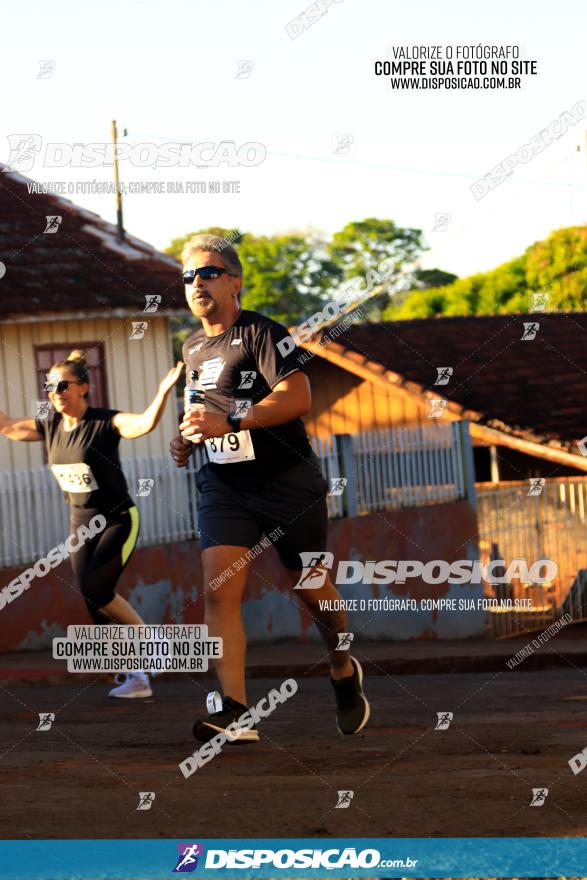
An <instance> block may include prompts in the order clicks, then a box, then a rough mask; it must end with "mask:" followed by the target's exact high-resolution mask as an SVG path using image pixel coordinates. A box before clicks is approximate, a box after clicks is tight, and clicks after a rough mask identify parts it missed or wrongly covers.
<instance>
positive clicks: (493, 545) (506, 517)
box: [477, 477, 587, 637]
mask: <svg viewBox="0 0 587 880" xmlns="http://www.w3.org/2000/svg"><path fill="white" fill-rule="evenodd" d="M586 511H587V477H564V478H560V479H543V478H540V479H534V478H533V479H531V480H525V481H523V482H516V483H508V484H507V485H500V486H492V487H491V486H488V484H481V485H479V484H477V515H478V521H479V549H480V557H481V561H482V562H483V563H488V562H490V561H491V560H498V559H500V560H501V559H503V560H504V566H505V568H506V569H507V567H508V566H509V565H510V564H511V563H512V561H513V560H515V559H523V560H525V561H526V563H527V565H528V566H530V565H531V564H532V563H535V562H537V561H538V560H541V559H547V560H553V561H554V562H555V563H556V565H557V567H558V571H557V573H556V575H555V576H554V577H553V579H552V580H550V581H545V582H543V583H528V582H523V581H521V580H519V579H512V580H511V581H508V583H505V584H501V583H499V584H498V583H489V582H487V581H484V589H485V595H486V596H487V597H488V598H492V599H497V600H501V602H500V604H498V605H497V606H496V607H495V608H493V609H488V611H487V621H488V622H487V626H488V630H489V633H490V634H491V635H493V636H495V637H505V636H511V635H516V634H518V633H521V632H530V631H533V630H538V629H542V628H544V627H545V626H548V625H549V624H551V623H552V622H553V621H554V620H555V619H556V618H558V617H559V616H560V615H561V614H564V613H569V614H570V615H571V616H572V617H573V619H574V620H580V619H585V618H587V521H586ZM495 573H496V574H497V573H498V572H497V570H496V572H495ZM516 599H517V600H521V599H526V600H530V603H531V607H529V608H528V609H524V608H516V607H515V600H516ZM508 600H511V604H512V605H514V607H513V608H509V607H508V605H509V604H510V602H508ZM526 604H528V603H526Z"/></svg>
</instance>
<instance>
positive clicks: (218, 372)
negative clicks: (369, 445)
mask: <svg viewBox="0 0 587 880" xmlns="http://www.w3.org/2000/svg"><path fill="white" fill-rule="evenodd" d="M288 337H289V333H288V331H287V330H286V328H285V327H284V326H283V325H282V324H278V323H277V322H276V321H273V320H272V319H271V318H266V317H264V316H263V315H260V314H258V312H251V311H247V310H243V311H241V313H240V315H239V316H238V318H237V320H236V321H235V323H234V324H233V325H232V327H229V329H228V330H225V332H224V333H221V334H220V335H219V336H206V334H205V332H204V329H203V328H199V329H198V330H196V332H195V333H193V334H192V335H191V336H190V337H189V339H187V340H186V342H185V343H184V346H183V359H184V361H185V363H186V366H187V377H188V379H189V375H190V372H191V371H192V370H195V371H196V372H197V373H198V379H199V382H200V384H201V386H202V387H203V389H204V391H205V402H206V409H207V410H208V411H209V412H215V413H222V414H223V415H229V414H232V415H237V414H238V406H239V402H240V403H241V405H242V404H243V403H244V402H246V401H249V402H250V405H253V404H255V403H258V402H259V401H260V400H263V398H265V397H267V395H269V394H270V393H271V391H272V390H273V388H274V387H275V386H276V385H277V384H279V382H281V381H282V380H283V379H285V378H286V376H289V375H291V373H295V372H296V371H297V370H300V369H301V367H300V364H299V355H300V352H299V349H298V348H297V347H294V346H293V343H292V340H291V337H290V338H289V339H288V343H289V344H288V343H285V344H284V343H283V340H284V339H287V338H288ZM278 343H282V344H281V346H279V345H278ZM291 349H293V350H291ZM302 371H303V370H302ZM245 410H246V407H245ZM245 414H246V412H243V413H242V417H243V418H244V416H245ZM206 450H207V453H208V458H209V459H210V462H211V464H210V467H211V468H212V469H213V470H214V472H215V473H216V474H217V475H218V476H219V477H220V478H221V479H222V480H224V482H226V483H228V484H230V485H233V486H239V485H240V486H250V485H255V484H263V483H266V482H268V481H269V480H270V479H271V478H272V477H274V476H275V475H276V474H279V473H281V472H283V471H285V470H287V469H288V468H289V467H292V465H294V464H296V463H298V462H299V461H300V460H302V459H306V458H308V456H309V455H310V453H311V447H310V443H309V440H308V437H307V435H306V430H305V428H304V423H303V422H302V420H301V419H299V418H298V419H292V420H291V421H289V422H286V423H285V424H283V425H276V426H274V427H272V428H251V429H250V431H241V432H239V434H234V433H233V434H228V435H226V436H225V437H222V438H219V439H216V440H214V441H212V440H209V441H207V442H206Z"/></svg>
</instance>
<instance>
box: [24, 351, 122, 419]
mask: <svg viewBox="0 0 587 880" xmlns="http://www.w3.org/2000/svg"><path fill="white" fill-rule="evenodd" d="M76 348H79V349H81V351H85V353H86V359H87V362H88V371H89V374H90V391H89V394H88V403H89V405H90V406H105V407H107V406H108V395H107V393H106V372H105V368H104V345H103V343H102V342H66V343H53V344H52V345H36V346H35V364H36V370H37V391H38V394H39V400H46V399H47V392H46V391H45V390H44V387H43V386H44V384H45V381H46V374H47V373H48V372H49V371H50V370H51V367H52V366H53V364H56V363H57V361H64V360H65V359H66V358H67V355H68V354H70V353H71V352H72V351H73V350H74V349H76Z"/></svg>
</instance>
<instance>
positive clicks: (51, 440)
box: [0, 351, 183, 699]
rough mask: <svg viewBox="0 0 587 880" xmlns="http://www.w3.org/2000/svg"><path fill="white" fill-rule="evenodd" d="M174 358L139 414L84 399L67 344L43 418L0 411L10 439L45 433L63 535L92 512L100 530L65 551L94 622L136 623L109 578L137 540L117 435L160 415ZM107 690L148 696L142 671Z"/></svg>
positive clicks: (81, 374)
mask: <svg viewBox="0 0 587 880" xmlns="http://www.w3.org/2000/svg"><path fill="white" fill-rule="evenodd" d="M182 369H183V364H182V363H181V362H179V363H178V364H177V365H176V366H175V367H173V368H172V369H171V370H169V372H168V373H167V375H166V376H165V377H164V378H163V379H162V381H161V383H160V385H159V390H158V391H157V394H156V395H155V397H154V399H153V401H152V403H151V404H150V405H149V406H148V407H147V409H146V410H145V411H144V412H142V413H126V412H120V411H119V410H115V409H103V408H97V407H92V406H89V404H88V401H87V399H86V398H87V396H88V393H89V390H90V377H89V371H88V367H87V364H86V359H85V355H84V353H83V352H81V351H72V352H71V354H70V355H69V356H68V358H67V359H66V360H63V361H59V362H58V363H56V364H55V365H54V366H53V367H52V368H51V372H50V373H49V374H48V381H47V383H46V386H45V387H46V390H47V391H48V392H49V399H50V401H51V403H52V404H53V406H54V407H55V413H54V414H53V416H52V417H51V418H49V419H27V418H16V419H10V418H8V416H7V415H6V413H4V412H2V411H1V410H0V434H4V436H5V437H8V438H9V439H10V440H25V441H34V440H44V441H45V444H46V447H47V454H48V459H49V467H50V468H51V470H52V471H53V474H54V475H55V477H56V479H57V482H58V483H59V485H60V487H61V489H62V491H63V494H64V496H65V500H66V501H67V502H68V504H69V505H70V507H71V524H70V534H75V533H76V531H77V529H78V528H79V527H80V526H81V525H84V526H86V527H87V526H88V523H89V522H90V520H92V519H93V518H94V517H95V516H96V515H97V514H101V515H102V516H103V517H104V518H105V520H106V526H105V527H104V529H103V530H101V531H99V532H98V533H97V534H94V536H93V537H92V538H90V540H88V541H86V542H85V543H82V542H81V541H79V542H78V543H79V544H80V546H79V549H78V550H76V551H75V552H73V553H72V555H71V557H70V559H71V565H72V568H73V573H74V577H75V580H76V582H77V585H78V587H79V589H80V590H81V593H82V595H83V597H84V599H85V602H86V606H87V608H88V611H89V613H90V615H91V617H92V620H93V621H94V623H98V624H108V623H111V622H112V621H115V622H117V623H122V624H127V625H128V624H143V623H144V621H143V620H142V618H141V617H140V615H139V614H137V612H136V611H135V610H134V608H132V606H131V605H130V604H129V603H128V602H127V601H126V599H124V598H123V597H122V596H119V595H117V593H116V585H117V583H118V580H119V579H120V576H121V574H122V572H123V571H124V568H125V566H126V565H127V564H128V561H129V559H130V557H131V555H132V553H133V550H134V548H135V546H136V542H137V537H138V533H139V514H138V511H137V508H136V507H135V505H134V503H133V501H132V499H131V497H130V495H129V492H128V486H127V483H126V479H125V476H124V474H123V472H122V469H121V467H120V458H119V456H118V445H119V443H120V438H121V437H124V438H125V439H127V440H134V439H135V438H136V437H142V436H143V435H144V434H149V433H150V432H151V431H152V430H153V429H154V428H155V427H156V425H157V423H158V422H159V420H160V418H161V415H162V413H163V409H164V407H165V401H166V400H167V395H168V394H169V392H170V391H171V389H172V388H173V386H174V385H175V383H176V382H177V380H178V379H179V377H180V375H181V371H182ZM116 683H117V687H115V688H113V689H112V690H111V691H110V693H109V696H111V697H124V698H127V699H129V698H130V699H132V698H137V697H150V696H152V690H151V685H150V681H149V676H148V675H147V674H146V673H145V672H132V673H127V674H121V675H117V676H116Z"/></svg>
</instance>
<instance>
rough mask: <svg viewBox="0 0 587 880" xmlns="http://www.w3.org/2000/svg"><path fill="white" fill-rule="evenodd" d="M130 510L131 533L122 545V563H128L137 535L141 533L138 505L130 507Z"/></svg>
mask: <svg viewBox="0 0 587 880" xmlns="http://www.w3.org/2000/svg"><path fill="white" fill-rule="evenodd" d="M128 512H129V513H130V535H129V536H128V538H127V539H126V541H125V542H124V544H123V545H122V564H123V565H126V562H127V560H128V558H129V556H130V554H131V553H132V551H133V550H134V549H135V544H136V543H137V535H138V534H139V512H138V510H137V509H136V507H129V509H128Z"/></svg>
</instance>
